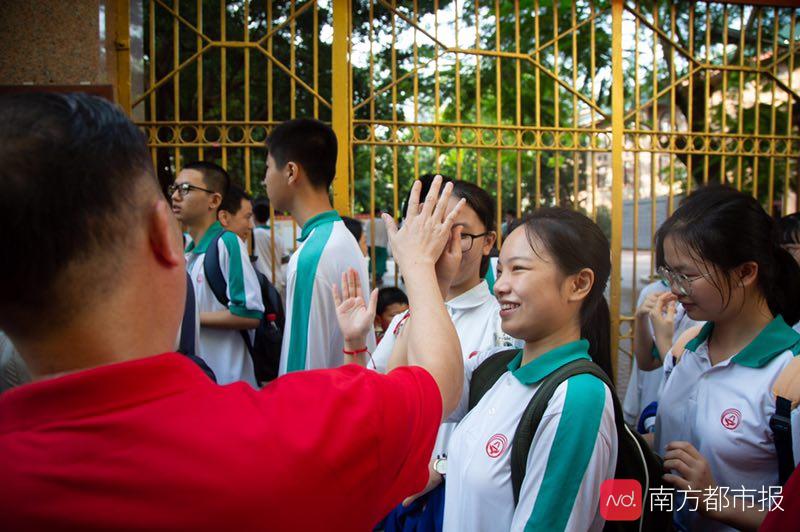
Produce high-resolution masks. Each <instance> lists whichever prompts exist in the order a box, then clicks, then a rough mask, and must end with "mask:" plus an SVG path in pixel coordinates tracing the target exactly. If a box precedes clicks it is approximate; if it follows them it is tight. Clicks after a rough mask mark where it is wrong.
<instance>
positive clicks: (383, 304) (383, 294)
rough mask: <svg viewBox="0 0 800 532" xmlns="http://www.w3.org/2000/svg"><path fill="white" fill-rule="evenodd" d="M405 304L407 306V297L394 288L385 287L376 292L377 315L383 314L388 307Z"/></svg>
mask: <svg viewBox="0 0 800 532" xmlns="http://www.w3.org/2000/svg"><path fill="white" fill-rule="evenodd" d="M395 303H405V304H406V305H408V296H407V295H406V293H405V292H403V291H402V290H400V289H399V288H397V287H396V286H387V287H384V288H381V289H380V290H379V291H378V308H377V313H378V314H379V315H380V314H383V313H384V311H385V310H386V308H387V307H388V306H389V305H393V304H395Z"/></svg>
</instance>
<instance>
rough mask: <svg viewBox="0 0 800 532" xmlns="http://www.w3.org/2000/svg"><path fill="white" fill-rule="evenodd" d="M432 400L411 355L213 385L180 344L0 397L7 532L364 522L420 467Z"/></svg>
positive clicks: (429, 444) (435, 407) (428, 380)
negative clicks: (407, 360) (383, 363)
mask: <svg viewBox="0 0 800 532" xmlns="http://www.w3.org/2000/svg"><path fill="white" fill-rule="evenodd" d="M441 410H442V400H441V395H440V394H439V390H438V388H437V387H436V383H435V382H434V380H433V378H432V377H431V376H430V374H429V373H427V372H426V371H425V370H423V369H422V368H416V367H414V368H401V369H397V370H395V371H393V372H391V373H390V374H389V375H380V374H378V373H376V372H373V371H369V370H365V369H363V368H360V367H357V366H353V365H351V366H346V367H343V368H339V369H335V370H324V371H305V372H301V373H293V374H290V375H286V376H284V377H282V378H280V379H278V380H276V381H274V382H272V383H271V384H269V385H268V386H266V387H265V388H264V389H263V390H261V391H260V392H259V391H256V390H253V389H252V388H251V387H250V386H249V385H247V384H244V383H236V384H231V385H228V386H217V385H215V384H213V383H212V382H211V381H209V379H208V377H206V376H205V375H204V374H203V373H201V371H200V370H199V369H198V368H197V367H196V366H195V365H194V364H193V363H192V362H190V361H189V360H188V359H186V358H185V357H183V356H181V355H176V354H172V353H171V354H164V355H159V356H155V357H149V358H144V359H140V360H135V361H131V362H125V363H121V364H113V365H108V366H103V367H98V368H93V369H90V370H86V371H81V372H78V373H74V374H70V375H66V376H63V377H58V378H54V379H50V380H45V381H41V382H37V383H33V384H29V385H27V386H23V387H21V388H17V389H13V390H10V391H8V392H6V393H5V394H3V395H1V396H0V523H2V527H3V528H6V529H7V530H20V529H26V530H31V529H37V530H42V529H45V530H56V529H72V530H110V529H114V530H120V529H182V530H194V531H197V530H215V531H219V530H255V529H260V530H371V528H372V527H373V526H374V525H375V523H377V522H378V521H379V520H380V519H381V518H382V517H383V516H384V515H385V514H386V513H388V512H389V510H390V509H391V508H392V507H394V506H395V505H397V504H398V503H399V502H400V501H401V500H402V499H403V498H404V497H406V496H408V495H410V494H413V493H415V492H418V491H420V490H421V489H422V488H423V487H424V486H425V484H426V482H427V479H428V473H427V471H428V469H427V464H428V461H429V460H430V456H431V452H432V449H433V444H434V440H435V438H436V432H437V429H438V427H439V422H440V420H441Z"/></svg>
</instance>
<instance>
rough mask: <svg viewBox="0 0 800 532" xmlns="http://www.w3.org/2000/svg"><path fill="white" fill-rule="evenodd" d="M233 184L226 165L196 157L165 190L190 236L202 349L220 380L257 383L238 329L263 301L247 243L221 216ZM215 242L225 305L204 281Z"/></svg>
mask: <svg viewBox="0 0 800 532" xmlns="http://www.w3.org/2000/svg"><path fill="white" fill-rule="evenodd" d="M230 187H231V183H230V177H229V176H228V173H227V172H226V171H225V170H224V169H223V168H222V167H220V166H218V165H216V164H214V163H211V162H207V161H197V162H192V163H189V164H187V165H186V166H184V167H183V169H182V170H181V171H180V172H179V173H178V176H177V177H176V178H175V183H173V184H172V185H171V186H170V187H169V188H168V189H167V192H169V193H170V199H171V200H172V212H173V213H175V216H176V218H177V219H178V221H180V222H181V223H182V224H183V225H185V226H186V227H187V228H188V231H189V235H190V236H191V238H192V242H191V243H190V244H189V245H188V246H187V247H186V268H187V270H188V272H189V274H190V276H191V278H192V283H193V285H194V291H195V295H196V299H197V306H198V309H199V311H200V346H199V352H200V353H202V355H203V359H204V360H205V361H206V362H207V363H208V365H209V366H211V369H212V370H213V371H214V374H215V375H216V378H217V382H218V383H219V384H229V383H231V382H236V381H245V382H247V383H249V384H250V385H251V386H253V387H256V386H257V383H256V377H255V370H254V368H253V360H252V358H251V356H250V353H249V352H248V349H247V345H246V344H245V343H244V341H243V339H242V336H241V333H240V332H239V331H240V330H243V329H245V330H246V329H255V328H256V327H258V322H259V320H260V319H261V315H262V313H263V312H264V303H263V301H262V300H261V288H260V287H259V284H258V278H257V277H256V273H255V270H254V269H253V266H252V265H251V264H250V257H249V254H248V252H247V246H246V245H245V244H244V242H242V241H241V240H240V239H239V238H237V236H236V234H235V233H232V232H230V231H226V230H225V228H224V227H223V226H222V224H220V222H219V220H218V219H217V215H218V211H219V210H220V207H221V206H222V205H223V200H224V196H226V195H227V193H228V190H229V189H230ZM211 245H216V246H217V250H218V252H219V265H220V269H221V271H222V276H223V277H224V279H225V281H226V288H227V294H226V295H227V296H228V300H229V301H228V304H227V306H224V305H223V304H222V302H220V301H219V300H218V299H217V297H216V296H215V295H214V292H213V291H212V290H211V288H210V286H209V283H208V282H207V281H206V271H205V268H204V259H205V256H206V252H207V251H208V249H209V246H211ZM212 249H213V248H212Z"/></svg>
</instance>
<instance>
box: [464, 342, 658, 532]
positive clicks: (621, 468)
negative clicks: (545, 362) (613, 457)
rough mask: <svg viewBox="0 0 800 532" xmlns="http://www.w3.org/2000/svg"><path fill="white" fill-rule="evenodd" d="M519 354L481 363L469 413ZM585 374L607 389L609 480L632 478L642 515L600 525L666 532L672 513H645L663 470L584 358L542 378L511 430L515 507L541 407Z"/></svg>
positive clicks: (510, 353)
mask: <svg viewBox="0 0 800 532" xmlns="http://www.w3.org/2000/svg"><path fill="white" fill-rule="evenodd" d="M518 352H519V350H518V349H512V350H508V351H501V352H499V353H496V354H494V355H492V356H491V357H489V358H487V359H486V360H484V361H483V362H482V363H481V364H480V365H479V366H478V367H477V368H476V369H475V371H474V372H473V374H472V380H471V381H470V387H469V409H470V410H472V409H473V408H474V407H475V405H477V404H478V402H479V401H480V400H481V398H482V397H483V396H484V395H485V394H486V392H488V391H489V390H490V389H491V388H492V386H494V384H495V383H496V382H497V380H498V379H499V378H500V377H501V376H502V375H503V374H504V373H505V372H506V371H508V364H509V362H511V360H512V359H513V358H514V357H515V356H516V355H517V353H518ZM583 373H588V374H590V375H594V376H595V377H597V378H598V379H600V380H601V381H603V382H604V383H605V384H606V386H608V387H609V389H610V390H611V398H612V400H613V402H614V419H615V422H616V426H617V466H616V470H615V473H614V476H615V478H620V479H636V480H638V481H639V483H640V484H641V485H642V516H641V518H639V519H638V520H636V521H606V524H605V527H604V530H612V531H617V530H619V531H629V530H630V531H633V530H637V531H638V530H647V531H662V530H663V531H666V530H672V529H673V526H672V513H671V512H667V511H661V510H653V511H651V509H650V504H649V503H648V494H649V493H650V491H651V490H653V489H658V488H661V487H663V486H664V484H663V483H662V480H661V477H662V476H663V474H664V466H663V461H662V460H661V458H660V457H659V456H658V455H657V454H655V453H654V452H653V451H652V450H650V447H649V446H648V444H647V442H646V441H645V440H644V439H643V438H642V437H641V435H639V434H638V433H637V432H636V431H635V430H631V429H630V428H629V427H628V425H627V424H626V423H625V422H624V421H623V417H622V406H621V405H620V403H619V399H618V398H617V394H616V392H615V389H614V385H613V384H612V383H611V380H610V379H609V378H608V375H606V372H605V371H603V370H602V369H601V368H600V366H598V365H597V364H595V363H594V362H591V361H589V360H586V359H580V360H576V361H574V362H570V363H568V364H565V365H563V366H562V367H560V368H559V369H557V370H555V371H554V372H553V373H551V374H550V375H548V376H547V377H545V378H544V380H543V381H542V383H541V385H540V386H539V388H538V389H537V390H536V393H535V394H534V395H533V397H532V398H531V400H530V402H529V403H528V406H527V407H526V408H525V411H524V412H523V413H522V418H521V419H520V421H519V424H518V425H517V430H516V432H515V433H514V439H513V440H512V445H511V457H510V460H511V485H512V488H513V490H514V504H515V505H516V504H517V503H518V502H519V494H520V490H521V489H522V481H523V479H524V478H525V471H526V469H527V464H528V453H529V452H530V448H531V444H532V443H533V437H534V435H535V434H536V429H537V428H539V423H540V422H541V421H542V416H543V415H544V412H545V410H546V409H547V404H548V403H549V402H550V398H551V397H552V396H553V393H554V392H555V390H556V388H558V386H559V385H560V384H561V383H562V382H564V381H565V380H567V379H568V378H570V377H573V376H575V375H581V374H583Z"/></svg>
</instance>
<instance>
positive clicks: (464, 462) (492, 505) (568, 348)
mask: <svg viewBox="0 0 800 532" xmlns="http://www.w3.org/2000/svg"><path fill="white" fill-rule="evenodd" d="M588 348H589V342H587V341H586V340H579V341H576V342H571V343H569V344H566V345H563V346H561V347H558V348H556V349H554V350H552V351H549V352H547V353H545V354H543V355H541V356H540V357H538V358H536V359H535V360H533V361H531V362H530V363H528V364H526V365H525V366H523V367H519V365H520V362H521V360H522V351H521V350H520V353H519V354H518V355H517V357H516V358H515V359H514V360H512V361H511V363H509V365H508V368H509V371H508V372H506V373H505V374H504V375H503V376H502V377H500V379H499V380H498V381H497V383H495V385H494V386H493V387H492V388H491V389H490V390H489V391H488V392H486V395H484V397H483V398H482V399H481V401H480V402H479V403H478V404H477V405H476V406H475V408H473V409H472V410H471V411H470V412H467V407H468V400H469V383H470V380H471V378H472V372H473V371H474V370H475V368H477V367H478V365H480V363H481V362H483V361H484V360H486V359H487V358H488V357H489V356H491V355H492V354H494V353H496V352H497V351H500V350H502V349H492V350H490V351H486V352H483V353H480V354H479V355H478V356H475V357H473V358H471V359H469V360H468V361H467V362H466V367H465V382H464V389H463V392H462V397H461V402H460V403H459V406H458V407H457V408H456V411H455V412H454V413H453V414H452V416H451V417H450V419H449V421H458V420H460V423H459V424H458V426H457V427H456V429H455V431H454V432H453V435H452V438H451V439H450V445H449V447H448V456H447V462H448V463H447V482H446V483H445V505H444V530H446V531H452V532H456V531H457V532H470V531H476V532H477V531H487V530H492V531H494V530H514V531H521V530H525V529H526V527H532V528H530V529H535V530H548V531H549V530H575V531H586V530H601V529H602V527H603V524H604V520H603V518H602V517H601V516H600V513H599V502H600V485H601V484H602V483H603V482H604V481H605V480H607V479H610V478H614V472H615V470H616V463H617V430H616V426H615V424H614V404H613V402H612V398H611V393H612V392H611V391H610V390H609V389H608V388H607V387H606V386H605V384H604V383H603V382H602V381H601V380H599V379H598V378H596V377H594V376H591V375H576V376H574V377H571V378H570V379H568V380H567V381H565V382H564V383H562V384H561V385H560V386H559V387H558V388H557V389H556V391H555V393H554V394H553V397H552V398H551V400H550V403H549V404H548V406H547V409H546V410H545V412H544V416H543V417H542V421H541V424H540V425H539V427H538V429H537V430H536V434H535V435H534V437H533V443H532V445H531V450H530V453H529V454H528V463H527V470H526V473H525V479H524V481H523V483H522V489H521V491H520V498H519V504H518V505H517V506H516V507H515V506H514V495H513V490H512V487H511V465H510V456H511V452H510V449H509V447H510V446H511V443H512V440H513V438H514V433H515V432H516V429H517V425H518V424H519V421H520V418H521V417H522V414H523V412H524V411H525V407H526V406H527V405H528V402H529V401H530V399H531V398H532V397H533V394H534V393H535V392H536V390H537V388H538V387H539V384H540V383H541V381H542V379H544V378H545V377H546V376H548V375H549V374H551V373H552V372H553V371H555V370H556V369H558V368H560V367H561V366H563V365H564V364H567V363H568V362H572V361H574V360H578V359H580V358H585V359H589V355H588V354H587V350H588Z"/></svg>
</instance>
